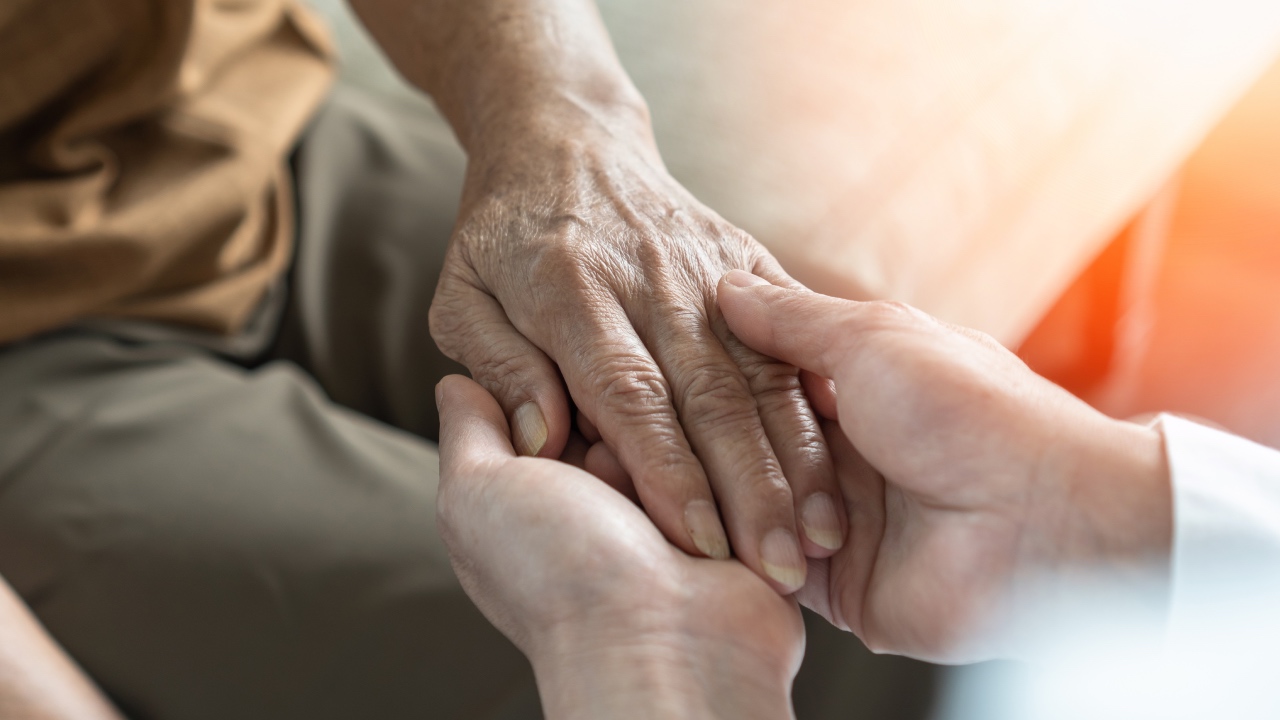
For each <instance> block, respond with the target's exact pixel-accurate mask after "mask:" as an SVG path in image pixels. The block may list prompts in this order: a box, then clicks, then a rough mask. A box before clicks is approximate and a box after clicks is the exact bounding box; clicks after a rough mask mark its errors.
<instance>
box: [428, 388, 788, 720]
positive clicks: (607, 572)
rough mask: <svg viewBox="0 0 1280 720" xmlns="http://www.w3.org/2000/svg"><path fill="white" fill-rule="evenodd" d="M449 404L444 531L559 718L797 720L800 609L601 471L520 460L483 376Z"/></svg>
mask: <svg viewBox="0 0 1280 720" xmlns="http://www.w3.org/2000/svg"><path fill="white" fill-rule="evenodd" d="M437 399H438V401H439V402H440V407H441V442H440V462H441V478H440V489H439V494H438V496H437V514H438V516H439V527H440V530H441V534H442V535H443V537H444V540H445V542H446V544H447V546H448V548H449V554H450V558H451V559H452V561H453V565H454V569H455V571H456V573H457V575H458V578H459V579H460V580H461V582H462V585H463V588H464V589H465V590H466V591H467V594H468V595H470V596H471V598H472V599H473V600H474V601H475V602H476V604H477V605H478V606H479V607H480V609H481V610H482V611H483V612H484V614H485V616H486V617H488V618H489V620H490V621H491V622H493V623H494V625H496V626H497V627H498V629H500V630H501V631H502V632H503V633H505V634H506V635H507V636H508V637H510V638H511V639H512V641H514V642H515V643H516V645H518V646H519V647H520V649H521V650H523V651H524V652H525V654H526V655H527V656H528V657H529V659H530V661H531V662H532V663H533V666H534V670H535V673H536V675H537V678H538V685H539V689H540V690H541V692H542V696H543V702H544V705H545V708H546V711H547V716H548V717H552V718H562V717H584V718H609V717H630V718H639V717H655V718H661V717H725V718H730V717H732V718H752V717H788V716H790V708H789V689H790V684H791V680H792V678H793V677H794V675H795V672H796V670H797V669H798V667H799V661H800V654H801V651H802V649H803V646H804V642H803V632H804V630H803V625H802V623H801V621H800V616H799V611H798V607H797V606H796V603H795V601H794V600H793V599H791V598H786V597H780V596H779V595H778V594H777V593H776V592H774V590H773V589H771V588H770V587H769V586H768V585H767V584H766V583H765V582H763V581H762V580H761V579H760V578H758V577H756V576H755V575H754V574H753V573H751V572H750V571H749V570H747V569H746V568H745V567H743V566H742V565H741V564H739V563H737V562H716V561H712V560H704V559H698V558H691V557H689V556H688V555H686V554H684V553H683V552H681V551H680V550H678V549H677V548H675V547H673V546H672V545H670V544H669V543H668V542H667V541H666V540H665V539H663V537H662V535H661V533H659V532H658V530H657V528H656V527H654V525H653V523H652V521H651V520H650V519H649V518H647V517H646V516H645V514H644V513H643V512H642V511H641V510H640V509H639V508H637V507H636V506H635V505H634V504H633V503H632V502H631V501H630V500H628V499H627V498H625V497H624V496H623V495H622V494H620V493H618V492H616V491H615V490H614V489H613V488H610V487H609V486H608V485H606V484H605V483H602V482H600V481H599V480H598V479H596V478H595V477H593V476H591V475H589V474H587V473H586V472H584V471H582V470H580V469H577V468H574V467H572V466H570V465H567V464H565V463H562V462H558V461H555V460H548V459H542V458H528V457H517V456H516V453H515V451H514V449H513V448H512V446H511V442H510V440H509V439H508V438H509V435H508V429H507V423H506V420H505V419H504V417H503V413H502V410H501V408H500V407H499V406H498V405H497V403H496V402H495V401H494V399H493V398H492V397H490V396H489V394H488V393H486V392H485V391H484V390H483V389H482V388H481V387H479V386H478V385H476V384H475V383H474V382H472V381H470V380H467V379H466V378H462V377H459V376H452V377H449V378H446V379H445V380H444V382H442V383H441V385H440V387H439V388H438V389H437Z"/></svg>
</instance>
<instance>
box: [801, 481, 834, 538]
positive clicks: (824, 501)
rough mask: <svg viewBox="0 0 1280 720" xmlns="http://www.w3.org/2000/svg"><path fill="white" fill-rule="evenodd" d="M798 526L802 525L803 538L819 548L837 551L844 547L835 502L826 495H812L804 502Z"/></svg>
mask: <svg viewBox="0 0 1280 720" xmlns="http://www.w3.org/2000/svg"><path fill="white" fill-rule="evenodd" d="M800 524H801V525H804V534H805V536H806V537H808V538H809V539H810V540H812V541H813V543H814V544H815V545H817V546H819V547H824V548H826V549H828V550H839V549H840V546H841V545H844V533H843V532H841V530H840V517H839V516H838V515H836V504H835V501H833V500H832V499H831V496H830V495H828V494H826V493H822V492H820V493H814V494H812V495H810V496H809V499H808V500H805V501H804V506H803V507H801V508H800Z"/></svg>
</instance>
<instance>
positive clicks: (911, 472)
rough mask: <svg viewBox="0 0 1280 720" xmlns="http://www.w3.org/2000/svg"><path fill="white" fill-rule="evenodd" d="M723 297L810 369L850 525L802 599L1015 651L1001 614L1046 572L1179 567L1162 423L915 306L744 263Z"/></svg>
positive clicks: (958, 652) (891, 626) (974, 653)
mask: <svg viewBox="0 0 1280 720" xmlns="http://www.w3.org/2000/svg"><path fill="white" fill-rule="evenodd" d="M719 296H720V306H721V308H722V310H723V312H724V314H725V318H726V320H727V321H728V324H729V327H730V328H731V329H732V330H733V332H734V333H735V334H736V335H737V336H738V337H739V338H741V339H742V341H743V342H744V343H746V344H747V345H748V346H750V347H752V348H754V349H756V350H757V351H759V352H761V353H764V354H766V355H769V356H771V357H776V358H779V359H781V360H784V361H786V362H789V363H793V364H795V365H796V366H797V367H800V368H802V369H803V370H805V371H809V373H812V375H806V385H807V386H808V387H810V388H812V391H811V395H812V396H813V397H814V400H815V405H816V406H817V407H818V408H819V410H820V411H821V414H823V415H825V416H826V417H828V418H830V420H828V421H827V422H826V424H825V425H824V430H825V431H826V434H827V440H828V441H829V442H830V444H831V447H832V452H833V455H834V458H835V466H836V473H837V475H838V477H839V478H840V485H841V489H842V492H843V495H844V500H845V503H846V512H847V513H848V517H849V524H850V536H849V540H848V542H847V543H846V545H845V547H844V548H842V549H841V550H840V551H839V552H838V553H836V554H835V555H833V556H832V557H831V558H830V559H829V560H824V561H815V562H814V563H812V564H811V568H810V575H809V577H810V580H809V583H808V584H807V585H806V586H805V588H804V589H803V590H802V591H801V592H800V594H799V597H800V600H801V602H802V603H804V604H806V605H807V606H809V607H811V608H813V609H814V610H816V611H818V612H820V613H821V614H823V615H824V616H825V617H827V618H828V619H829V620H830V621H831V622H833V623H834V624H836V625H837V626H840V627H844V628H848V629H850V630H852V631H853V632H854V633H855V634H857V635H858V636H859V637H860V638H862V640H863V641H864V642H866V643H867V645H868V646H870V647H871V648H873V649H876V650H880V651H884V652H891V653H895V654H904V655H911V656H914V657H918V658H922V659H929V660H934V661H966V660H974V659H981V658H989V657H996V656H1008V655H1009V654H1010V653H1011V652H1012V649H1011V648H1009V647H1004V646H1001V645H1000V644H999V642H1000V639H1001V635H1002V634H1001V632H1000V630H1001V628H1000V627H999V620H1000V619H1002V618H1008V617H1010V616H1012V615H1016V614H1017V613H1019V612H1024V611H1027V610H1029V609H1030V608H1027V607H1022V606H1020V605H1021V604H1023V603H1025V602H1026V601H1027V594H1028V593H1029V592H1032V591H1040V590H1041V589H1042V588H1038V587H1037V588H1032V587H1030V584H1031V583H1037V584H1038V583H1041V582H1043V581H1044V580H1045V579H1046V578H1050V579H1052V578H1055V577H1068V576H1070V572H1069V571H1071V570H1074V569H1089V568H1102V569H1105V570H1107V571H1108V572H1113V573H1114V572H1116V571H1117V570H1119V571H1121V572H1135V573H1139V574H1145V575H1148V576H1149V575H1151V574H1155V575H1156V576H1159V574H1160V573H1161V572H1162V568H1163V567H1165V566H1167V559H1168V556H1169V552H1170V543H1171V534H1172V529H1171V522H1172V509H1171V496H1170V486H1169V478H1168V469H1167V468H1166V461H1165V457H1164V450H1163V443H1162V440H1161V436H1160V433H1159V432H1158V431H1157V430H1155V429H1153V428H1148V427H1143V426H1140V425H1135V424H1133V423H1128V422H1122V421H1117V420H1113V419H1111V418H1108V417H1106V416H1104V415H1102V414H1101V413H1099V412H1097V411H1096V410H1094V409H1092V408H1090V407H1089V406H1088V405H1086V404H1084V403H1083V402H1081V401H1080V400H1078V399H1076V398H1075V397H1073V396H1071V395H1070V394H1069V393H1067V392H1066V391H1064V390H1062V389H1061V388H1058V387H1057V386H1055V385H1053V384H1052V383H1050V382H1048V381H1047V380H1045V379H1043V378H1041V377H1039V376H1037V375H1036V374H1035V373H1033V372H1032V371H1031V370H1030V369H1029V368H1027V366H1026V365H1024V364H1023V363H1022V362H1021V361H1020V360H1019V359H1018V358H1017V357H1016V356H1015V355H1013V353H1011V352H1009V351H1008V350H1006V349H1005V348H1004V347H1002V346H1000V345H999V344H998V343H996V342H995V341H994V340H992V339H991V338H989V337H987V336H985V335H983V334H981V333H978V332H976V331H972V330H967V329H963V328H957V327H954V326H950V325H947V324H945V323H942V322H940V321H938V320H935V319H934V318H932V317H930V316H928V315H926V314H924V313H922V312H920V311H918V310H915V309H913V308H910V307H907V306H905V305H900V304H896V303H881V302H875V303H856V302H849V301H844V300H838V299H835V298H830V297H824V296H821V295H817V294H814V293H810V292H805V291H797V290H791V289H787V288H781V287H776V286H774V285H771V284H769V283H768V282H766V281H764V280H763V279H761V278H758V277H754V276H751V275H749V274H747V273H730V274H729V275H728V276H727V277H726V278H725V280H724V281H723V282H721V284H720V290H719ZM824 378H830V379H831V380H832V381H833V382H834V396H833V394H832V390H831V386H830V385H829V384H828V383H827V381H826V380H824ZM837 419H838V424H837V422H834V421H835V420H837ZM1066 582H1070V580H1069V579H1068V580H1066ZM1057 590H1062V591H1064V592H1066V593H1070V592H1071V591H1072V588H1069V587H1066V588H1057Z"/></svg>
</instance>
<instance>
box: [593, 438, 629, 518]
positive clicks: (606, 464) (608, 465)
mask: <svg viewBox="0 0 1280 720" xmlns="http://www.w3.org/2000/svg"><path fill="white" fill-rule="evenodd" d="M583 468H584V469H585V470H586V471H587V472H589V473H591V474H592V475H595V476H596V477H598V478H600V479H601V480H603V481H604V482H605V484H606V485H608V486H609V487H611V488H613V489H614V490H617V491H618V492H620V493H622V494H623V495H625V496H626V497H627V498H628V499H630V500H631V502H633V503H635V504H637V505H639V504H640V496H639V495H637V494H636V486H635V484H633V483H632V482H631V476H630V475H628V474H627V471H626V469H625V468H623V467H622V463H620V462H618V457H617V456H616V455H614V454H613V451H612V450H610V449H609V446H608V445H605V444H604V443H602V442H598V443H596V444H594V445H592V446H591V448H590V449H588V450H587V453H586V458H585V461H584V463H583Z"/></svg>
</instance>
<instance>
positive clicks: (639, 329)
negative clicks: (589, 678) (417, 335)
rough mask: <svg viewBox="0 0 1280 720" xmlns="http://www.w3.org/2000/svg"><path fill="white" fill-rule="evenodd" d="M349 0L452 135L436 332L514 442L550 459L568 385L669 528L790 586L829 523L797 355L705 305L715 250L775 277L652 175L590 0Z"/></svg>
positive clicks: (646, 146) (645, 118) (831, 514)
mask: <svg viewBox="0 0 1280 720" xmlns="http://www.w3.org/2000/svg"><path fill="white" fill-rule="evenodd" d="M352 4H353V5H354V6H355V7H356V8H357V10H359V12H360V14H361V16H362V17H363V18H364V19H365V21H366V22H367V24H368V26H369V28H370V30H371V31H372V32H373V34H374V36H375V37H376V38H377V39H378V40H379V42H380V43H381V44H382V46H383V47H384V48H385V49H386V50H387V52H388V54H389V55H390V56H391V58H392V60H393V61H394V62H395V64H396V66H397V67H399V68H400V69H401V71H403V72H404V73H405V75H406V76H407V77H408V78H409V79H410V80H411V81H413V82H414V83H415V84H417V85H418V86H419V87H421V88H423V89H424V90H426V91H427V92H429V93H430V94H431V95H432V97H433V98H434V99H435V101H436V102H437V104H438V105H439V106H440V108H441V110H442V111H443V112H444V114H445V116H446V117H448V119H449V121H450V123H451V125H452V126H453V128H454V131H455V133H456V134H457V136H458V139H459V141H460V142H461V143H462V145H463V147H464V148H466V151H467V155H468V166H467V177H466V184H465V188H464V192H463V198H462V207H461V209H460V212H459V216H458V222H457V226H456V228H455V231H454V236H453V240H452V244H451V246H450V249H449V254H448V257H447V260H446V265H445V269H444V271H443V273H442V274H441V277H440V283H439V285H438V286H437V292H436V297H435V301H434V303H433V304H432V307H431V333H432V336H433V337H434V338H435V340H436V342H437V343H438V344H439V346H440V347H441V349H442V350H444V352H445V353H446V354H448V355H449V356H450V357H453V358H454V359H457V360H459V361H460V362H462V363H463V364H464V365H466V366H467V368H468V369H469V370H470V371H471V374H472V376H473V377H474V378H475V379H476V381H477V382H479V383H480V384H481V385H482V386H484V387H485V388H486V389H487V390H489V391H490V392H491V393H492V394H493V395H494V397H496V398H497V399H498V402H499V404H500V405H501V406H502V409H503V411H504V413H505V415H506V417H507V418H508V420H509V422H510V424H511V427H512V435H513V440H514V443H515V447H516V449H517V450H518V451H519V452H520V453H521V454H522V455H537V456H541V457H547V458H555V457H558V456H559V455H560V453H561V452H562V451H563V449H564V447H565V442H566V440H567V438H568V436H569V433H570V430H571V425H572V424H573V422H574V418H573V417H572V416H571V414H572V410H573V406H575V405H576V407H577V412H578V416H577V423H578V426H579V428H580V429H581V430H582V431H583V432H584V433H585V434H586V435H588V436H589V437H591V438H592V439H593V440H594V439H598V438H603V440H604V442H605V443H606V445H607V446H608V447H609V448H610V450H611V451H612V452H613V454H614V455H615V456H616V458H617V460H618V461H619V462H620V464H621V466H622V468H624V469H625V471H626V472H627V473H628V474H629V475H630V476H631V477H632V478H633V480H634V482H635V487H636V491H637V493H638V495H639V498H640V501H641V503H642V504H643V505H644V508H645V510H646V511H647V512H648V513H649V515H650V517H652V518H653V521H654V522H655V523H656V524H657V526H658V527H659V528H660V529H661V530H662V531H663V533H664V534H665V535H666V537H667V538H668V539H669V540H670V541H671V542H673V543H675V544H676V545H677V546H679V547H680V548H681V549H683V550H685V551H686V552H689V553H698V554H702V555H705V556H707V557H712V558H727V557H729V554H730V548H731V546H732V551H733V553H734V554H735V555H736V556H737V557H738V559H740V560H741V561H742V562H743V563H744V564H745V565H746V566H747V567H749V568H751V569H752V570H754V571H755V572H757V573H758V574H760V576H761V577H764V578H766V579H768V580H769V581H770V583H771V584H772V585H773V587H774V588H775V589H776V590H778V591H780V592H783V593H788V592H792V591H793V590H795V589H796V588H798V587H800V586H801V585H802V584H803V583H804V575H805V571H806V563H805V556H806V555H807V556H809V557H826V556H828V555H830V554H831V553H832V552H834V551H835V549H836V548H838V547H840V546H841V545H842V543H843V541H844V534H845V526H846V525H845V520H844V516H843V510H842V509H841V503H840V502H839V490H838V488H837V486H836V482H835V476H834V473H833V471H832V467H831V459H830V453H829V451H828V450H827V447H826V444H825V443H824V442H823V438H822V432H821V430H820V428H819V426H818V421H817V418H816V417H815V416H814V414H813V412H812V410H811V408H810V407H809V404H808V402H807V401H806V399H805V397H804V394H803V390H802V388H801V386H800V383H799V380H798V378H797V372H796V370H795V368H793V367H791V366H788V365H786V364H785V363H779V362H775V361H773V360H770V359H768V358H766V357H764V356H762V355H760V354H759V353H756V352H754V351H752V350H749V349H747V348H745V347H743V346H742V345H741V344H740V343H738V342H737V341H736V340H735V339H734V338H733V336H732V335H731V334H730V333H729V332H728V331H727V330H726V329H725V327H724V323H723V321H722V320H721V319H720V317H719V314H718V311H717V309H716V305H715V284H716V281H717V280H718V279H719V277H720V276H721V275H723V274H724V273H725V272H726V271H728V270H732V269H735V268H739V269H744V270H750V271H752V272H755V273H758V274H760V275H762V276H764V277H768V278H769V279H770V280H772V281H774V282H777V283H781V284H788V283H792V281H791V280H790V279H789V278H788V277H787V275H786V274H785V273H783V272H782V270H781V269H780V268H779V267H778V264H777V263H776V262H775V261H774V259H773V258H772V257H771V256H770V255H769V253H768V252H767V251H766V250H765V249H764V248H763V247H762V246H761V245H760V244H759V243H757V242H756V241H755V240H754V239H752V238H751V237H749V236H748V235H746V234H745V233H743V232H742V231H741V230H738V229H737V228H735V227H733V226H732V225H730V224H729V223H727V222H725V221H724V220H723V219H722V218H720V217H719V216H717V215H716V214H715V213H714V212H712V211H711V210H709V209H708V208H706V207H704V206H703V205H702V204H701V203H699V202H698V201H697V200H695V199H694V198H693V197H691V196H690V195H689V193H688V192H687V191H686V190H685V189H684V188H682V187H681V186H680V184H679V183H677V182H676V181H675V180H674V179H672V177H671V176H670V175H669V174H668V173H667V170H666V168H665V167H664V165H663V162H662V159H661V158H660V156H659V154H658V150H657V146H656V144H655V142H654V138H653V135H652V131H651V129H650V124H649V115H648V109H647V107H646V105H645V102H644V100H643V98H641V97H640V94H639V93H638V92H637V91H636V89H635V87H634V86H633V85H632V84H631V81H630V79H629V78H628V77H627V75H626V72H625V71H624V70H623V68H622V66H621V64H620V63H619V62H618V59H617V57H616V56H615V55H614V53H613V49H612V47H611V46H610V43H609V39H608V35H607V33H606V32H605V29H604V26H603V24H602V23H601V22H600V18H599V16H598V15H597V13H596V11H595V8H594V7H593V6H592V3H591V2H590V0H353V3H352ZM570 400H572V404H571V402H570ZM799 530H803V532H800V531H799Z"/></svg>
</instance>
